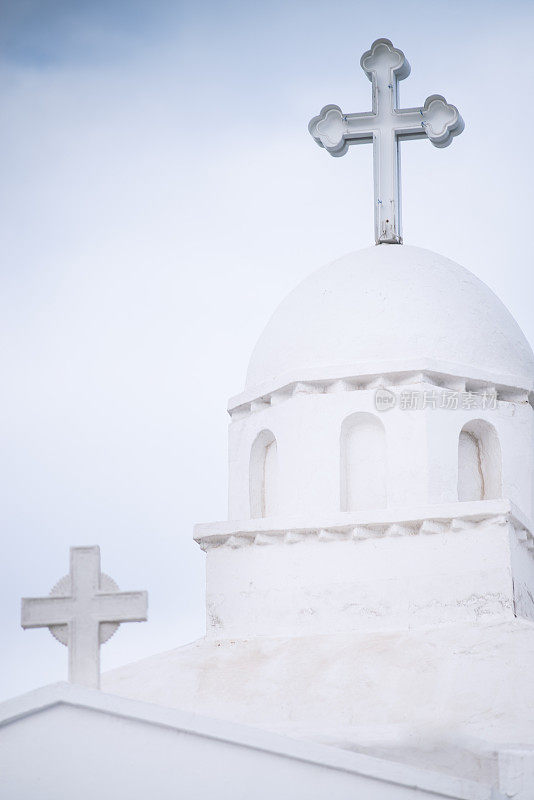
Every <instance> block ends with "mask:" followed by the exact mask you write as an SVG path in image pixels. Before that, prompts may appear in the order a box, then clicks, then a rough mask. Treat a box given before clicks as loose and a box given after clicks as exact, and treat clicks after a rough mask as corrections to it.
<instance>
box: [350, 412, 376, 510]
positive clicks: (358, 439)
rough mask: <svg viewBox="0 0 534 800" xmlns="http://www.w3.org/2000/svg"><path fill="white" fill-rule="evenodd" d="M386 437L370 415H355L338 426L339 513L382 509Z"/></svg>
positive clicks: (372, 415)
mask: <svg viewBox="0 0 534 800" xmlns="http://www.w3.org/2000/svg"><path fill="white" fill-rule="evenodd" d="M386 475H387V464H386V435H385V431H384V426H383V424H382V422H381V420H380V419H378V417H376V416H375V415H374V414H368V413H364V412H361V413H356V414H351V415H350V417H347V418H346V419H345V420H344V421H343V424H342V426H341V487H340V488H341V510H342V511H359V510H360V509H366V508H385V507H386V504H387V490H386Z"/></svg>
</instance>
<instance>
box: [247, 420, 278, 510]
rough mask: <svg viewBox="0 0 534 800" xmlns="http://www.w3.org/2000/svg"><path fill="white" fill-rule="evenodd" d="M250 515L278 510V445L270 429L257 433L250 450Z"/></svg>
mask: <svg viewBox="0 0 534 800" xmlns="http://www.w3.org/2000/svg"><path fill="white" fill-rule="evenodd" d="M249 494H250V516H251V517H252V518H254V519H256V518H259V517H271V516H273V514H275V513H276V512H277V510H278V446H277V443H276V438H275V436H274V434H273V433H272V431H269V430H263V431H260V433H258V435H257V436H256V438H255V440H254V443H253V444H252V447H251V450H250V464H249Z"/></svg>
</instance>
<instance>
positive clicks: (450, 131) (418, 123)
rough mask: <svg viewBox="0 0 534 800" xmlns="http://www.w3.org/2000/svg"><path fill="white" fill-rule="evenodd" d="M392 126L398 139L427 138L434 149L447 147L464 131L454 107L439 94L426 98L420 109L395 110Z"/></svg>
mask: <svg viewBox="0 0 534 800" xmlns="http://www.w3.org/2000/svg"><path fill="white" fill-rule="evenodd" d="M393 118H394V121H393V126H394V128H395V132H396V135H397V136H398V138H399V139H419V138H422V137H424V136H427V137H428V138H429V139H430V141H431V142H432V144H433V145H434V146H435V147H448V145H450V143H451V142H452V140H453V137H454V136H458V135H459V134H460V133H461V132H462V131H463V129H464V121H463V119H462V117H461V116H460V113H459V111H458V109H457V108H456V106H453V105H451V104H450V103H447V101H446V100H445V98H444V97H442V96H441V95H440V94H432V95H430V97H427V99H426V100H425V103H424V105H423V106H422V107H421V108H406V109H395V111H393Z"/></svg>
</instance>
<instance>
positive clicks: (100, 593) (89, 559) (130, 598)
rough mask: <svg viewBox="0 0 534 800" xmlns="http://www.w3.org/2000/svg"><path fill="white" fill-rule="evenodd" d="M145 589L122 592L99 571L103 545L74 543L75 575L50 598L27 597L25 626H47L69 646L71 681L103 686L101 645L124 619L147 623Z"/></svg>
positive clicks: (72, 568)
mask: <svg viewBox="0 0 534 800" xmlns="http://www.w3.org/2000/svg"><path fill="white" fill-rule="evenodd" d="M147 605H148V597H147V593H146V592H120V591H119V587H118V586H117V584H116V583H115V581H114V580H113V579H112V578H110V577H109V575H105V574H103V573H101V572H100V548H99V547H97V546H95V547H71V548H70V573H69V575H65V577H64V578H62V579H61V580H60V581H59V582H58V583H57V584H56V585H55V586H54V588H53V589H52V591H51V592H50V596H49V597H32V598H23V600H22V611H21V625H22V627H23V628H46V627H47V628H48V629H49V630H50V633H51V634H52V635H53V636H55V638H56V639H57V640H58V641H59V642H61V643H62V644H64V645H66V646H67V647H68V648H69V680H70V681H71V682H72V683H79V684H82V685H83V686H90V687H91V688H94V689H98V687H99V685H100V645H101V644H103V643H104V642H107V640H108V639H110V638H111V636H113V634H114V633H115V631H116V630H117V628H118V627H119V624H120V623H121V622H144V621H145V620H146V618H147Z"/></svg>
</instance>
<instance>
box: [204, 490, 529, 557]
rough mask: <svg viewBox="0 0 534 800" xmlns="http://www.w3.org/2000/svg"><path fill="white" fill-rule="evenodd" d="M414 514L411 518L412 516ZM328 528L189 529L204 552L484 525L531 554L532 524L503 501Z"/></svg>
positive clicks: (382, 514)
mask: <svg viewBox="0 0 534 800" xmlns="http://www.w3.org/2000/svg"><path fill="white" fill-rule="evenodd" d="M413 512H415V513H413ZM332 517H333V519H331V521H330V522H325V521H320V520H318V521H317V523H315V524H313V523H311V524H310V521H309V520H307V519H304V518H299V519H297V518H291V517H287V518H286V519H285V520H282V519H281V518H276V519H274V518H272V519H269V518H264V519H252V520H244V521H242V522H234V521H230V522H215V523H205V524H202V525H196V526H195V536H194V539H195V541H196V542H197V543H198V545H199V546H200V548H201V549H202V550H204V551H208V550H211V549H213V548H219V547H227V548H231V549H238V548H243V547H251V546H266V545H277V546H279V545H293V544H298V543H300V542H323V543H328V542H332V541H336V542H340V541H341V542H360V541H363V540H365V539H374V540H378V539H383V538H385V537H393V536H432V535H436V534H443V533H451V532H452V533H462V532H464V531H471V530H478V529H481V528H484V527H486V526H488V525H499V526H504V525H510V526H511V527H512V528H513V529H514V531H515V535H516V536H517V538H518V540H519V541H520V542H522V543H524V544H525V546H526V547H527V549H528V550H531V551H534V537H533V534H532V530H533V527H532V524H531V523H530V522H529V521H528V520H527V519H526V518H525V517H524V516H523V514H522V513H521V512H520V511H519V509H517V508H516V507H515V506H514V505H513V504H512V503H511V502H510V501H508V500H481V501H473V502H467V503H454V504H452V503H449V504H444V505H438V506H431V507H426V508H421V509H419V513H417V510H416V509H415V510H412V513H410V511H408V513H406V510H403V509H385V510H384V511H378V512H377V513H376V514H374V515H372V516H363V515H362V514H352V513H338V514H335V515H332Z"/></svg>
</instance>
